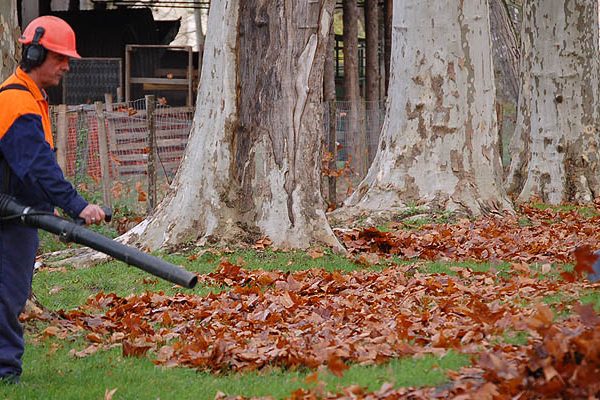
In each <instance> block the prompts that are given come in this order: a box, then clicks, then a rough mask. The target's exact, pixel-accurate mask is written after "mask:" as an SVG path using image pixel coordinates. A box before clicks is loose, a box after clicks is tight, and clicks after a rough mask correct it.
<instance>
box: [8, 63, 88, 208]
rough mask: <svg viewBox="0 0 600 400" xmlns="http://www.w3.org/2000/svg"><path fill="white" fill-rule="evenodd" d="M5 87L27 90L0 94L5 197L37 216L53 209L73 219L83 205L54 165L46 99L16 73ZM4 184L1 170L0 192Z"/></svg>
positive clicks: (73, 189) (83, 201)
mask: <svg viewBox="0 0 600 400" xmlns="http://www.w3.org/2000/svg"><path fill="white" fill-rule="evenodd" d="M8 84H19V85H23V86H25V87H26V88H27V90H18V89H8V90H4V91H2V92H0V158H3V159H4V161H5V162H6V164H7V165H8V168H9V170H10V178H9V187H8V193H9V194H10V195H12V196H14V197H15V198H16V199H17V200H18V201H19V202H21V203H22V204H24V205H27V206H30V207H33V208H36V209H38V210H40V211H52V210H53V209H54V207H55V206H56V207H60V208H61V209H63V210H64V211H65V212H66V213H67V214H69V215H70V216H71V217H77V216H78V215H79V214H80V213H81V211H82V210H83V209H84V208H85V207H86V206H87V205H88V203H87V201H85V200H84V199H83V198H82V197H81V196H80V195H79V194H78V193H77V191H76V190H75V188H74V187H73V185H71V183H69V182H68V181H67V180H66V179H65V177H64V175H63V172H62V170H61V168H60V166H59V165H58V162H57V161H56V156H55V154H54V142H53V139H52V131H51V123H50V117H49V114H48V103H47V101H46V99H45V93H42V91H41V90H40V89H39V88H38V87H37V85H36V84H35V83H34V82H33V81H32V80H31V78H29V76H28V75H27V74H26V73H25V72H23V71H22V70H21V69H20V68H18V69H17V71H16V73H15V74H13V75H11V76H10V77H9V78H8V79H7V80H6V81H4V83H2V85H0V88H1V87H4V86H6V85H8ZM0 166H2V163H0ZM4 167H5V166H4ZM3 180H4V173H3V172H1V169H0V191H3V189H4V185H5V183H4V182H3Z"/></svg>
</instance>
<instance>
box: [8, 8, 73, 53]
mask: <svg viewBox="0 0 600 400" xmlns="http://www.w3.org/2000/svg"><path fill="white" fill-rule="evenodd" d="M38 28H43V31H41V30H39V29H38ZM36 31H37V32H38V38H37V43H34V45H36V44H39V45H40V46H42V47H44V48H45V49H46V50H50V51H53V52H55V53H58V54H62V55H65V56H68V57H72V58H81V56H80V55H79V53H77V47H76V45H75V32H73V29H72V28H71V27H70V26H69V24H67V23H66V22H65V21H64V20H63V19H61V18H58V17H54V16H51V15H44V16H41V17H37V18H36V19H34V20H33V21H31V22H30V23H29V25H27V27H26V28H25V30H24V31H23V34H22V35H21V37H19V42H20V43H23V44H24V45H31V44H32V42H33V40H34V37H35V35H36ZM40 31H41V32H42V34H41V35H40V34H39V32H40Z"/></svg>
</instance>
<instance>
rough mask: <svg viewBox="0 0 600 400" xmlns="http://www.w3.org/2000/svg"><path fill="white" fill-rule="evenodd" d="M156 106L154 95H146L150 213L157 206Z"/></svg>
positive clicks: (148, 207) (148, 208)
mask: <svg viewBox="0 0 600 400" xmlns="http://www.w3.org/2000/svg"><path fill="white" fill-rule="evenodd" d="M154 108H155V98H154V95H152V94H150V95H146V121H147V125H148V203H147V211H148V214H150V213H151V212H152V211H153V210H154V207H156V126H155V119H154Z"/></svg>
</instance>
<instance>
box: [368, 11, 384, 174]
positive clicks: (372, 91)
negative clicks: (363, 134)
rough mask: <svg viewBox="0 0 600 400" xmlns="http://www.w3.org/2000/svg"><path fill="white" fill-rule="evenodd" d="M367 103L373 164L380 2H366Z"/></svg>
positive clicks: (369, 149)
mask: <svg viewBox="0 0 600 400" xmlns="http://www.w3.org/2000/svg"><path fill="white" fill-rule="evenodd" d="M365 36H366V52H365V53H366V57H365V58H366V62H365V64H366V68H365V101H366V109H365V112H366V119H367V120H366V128H367V149H368V164H371V162H372V161H373V158H374V157H375V153H376V151H377V145H376V144H374V145H371V144H372V143H377V141H378V139H379V130H378V127H379V112H380V110H379V100H380V95H379V1H378V0H366V1H365Z"/></svg>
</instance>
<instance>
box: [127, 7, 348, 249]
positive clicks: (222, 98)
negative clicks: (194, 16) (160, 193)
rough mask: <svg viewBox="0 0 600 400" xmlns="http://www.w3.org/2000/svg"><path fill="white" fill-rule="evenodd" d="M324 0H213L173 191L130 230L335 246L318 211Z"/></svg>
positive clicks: (135, 236) (134, 235)
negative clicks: (187, 135)
mask: <svg viewBox="0 0 600 400" xmlns="http://www.w3.org/2000/svg"><path fill="white" fill-rule="evenodd" d="M333 8H334V1H333V0H320V1H317V2H306V1H304V0H282V1H278V2H267V1H264V0H243V1H242V0H214V1H212V2H211V9H210V12H209V18H208V30H207V35H206V42H205V52H204V62H203V65H202V74H201V78H200V87H199V93H198V100H197V106H196V114H195V119H194V123H193V128H192V133H191V137H190V141H189V142H188V145H187V149H186V153H185V155H184V158H183V160H182V164H181V166H180V169H179V171H178V173H177V176H176V178H175V181H174V183H173V186H172V190H171V192H170V194H168V195H167V196H166V198H165V199H164V200H163V202H162V203H161V204H160V205H159V206H158V208H157V210H156V212H155V214H153V215H151V216H149V217H148V218H147V219H146V220H145V221H143V222H142V223H141V224H139V225H138V226H137V227H135V228H133V229H132V230H130V231H129V232H128V233H127V234H126V237H124V238H123V240H124V241H127V242H130V243H131V242H137V243H140V244H142V245H143V246H145V247H148V248H150V249H156V248H159V247H162V246H169V245H176V244H179V243H183V242H188V241H196V240H199V241H200V242H216V241H221V242H224V241H237V242H239V241H241V240H243V241H249V242H253V241H254V240H256V239H258V238H260V237H262V236H268V237H269V238H270V239H271V240H272V241H273V242H274V244H275V245H276V246H278V247H286V248H306V247H308V246H310V245H311V244H312V243H316V242H318V243H323V244H325V245H328V246H332V247H334V248H336V249H340V250H341V249H342V246H341V245H340V244H339V242H338V240H337V239H336V238H335V235H334V234H333V232H332V230H331V228H330V227H329V224H328V222H327V220H326V217H325V213H324V204H323V199H322V197H321V185H320V181H321V179H320V167H321V162H320V161H321V150H322V147H321V146H322V143H323V116H322V113H323V111H322V93H323V87H322V84H323V63H324V59H325V51H326V49H327V42H328V40H329V29H330V24H331V23H332V19H333Z"/></svg>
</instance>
